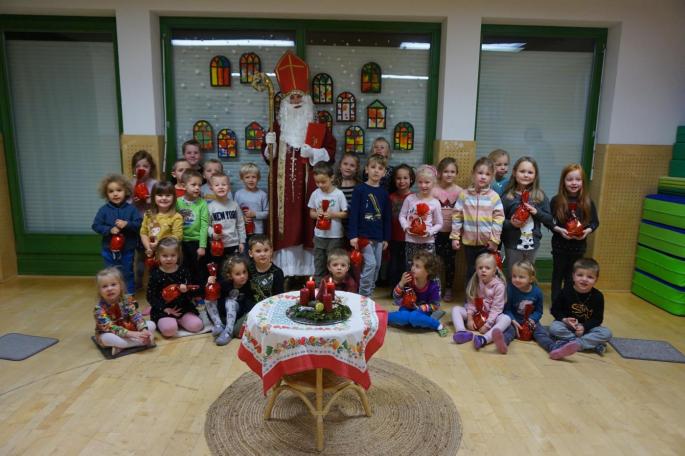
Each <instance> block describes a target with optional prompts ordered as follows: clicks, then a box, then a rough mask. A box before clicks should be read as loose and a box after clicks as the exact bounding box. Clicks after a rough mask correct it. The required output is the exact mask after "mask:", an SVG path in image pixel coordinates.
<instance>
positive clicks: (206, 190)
mask: <svg viewBox="0 0 685 456" xmlns="http://www.w3.org/2000/svg"><path fill="white" fill-rule="evenodd" d="M215 174H224V164H223V163H221V161H220V160H218V159H216V158H210V159H209V160H207V161H206V162H205V164H204V166H203V167H202V181H203V182H204V183H203V184H202V187H200V194H201V195H202V198H204V199H205V201H207V203H209V202H210V201H211V200H213V199H215V198H216V195H214V193H212V185H211V182H210V179H211V177H212V176H213V175H215ZM227 195H228V199H233V195H231V188H230V187H229V188H228V193H227Z"/></svg>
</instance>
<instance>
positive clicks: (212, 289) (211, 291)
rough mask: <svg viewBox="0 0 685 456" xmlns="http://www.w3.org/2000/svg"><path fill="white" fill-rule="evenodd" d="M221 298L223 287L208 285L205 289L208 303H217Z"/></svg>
mask: <svg viewBox="0 0 685 456" xmlns="http://www.w3.org/2000/svg"><path fill="white" fill-rule="evenodd" d="M219 296H221V285H219V284H218V283H216V282H214V283H208V284H207V286H206V287H205V299H206V300H207V301H216V300H217V299H219Z"/></svg>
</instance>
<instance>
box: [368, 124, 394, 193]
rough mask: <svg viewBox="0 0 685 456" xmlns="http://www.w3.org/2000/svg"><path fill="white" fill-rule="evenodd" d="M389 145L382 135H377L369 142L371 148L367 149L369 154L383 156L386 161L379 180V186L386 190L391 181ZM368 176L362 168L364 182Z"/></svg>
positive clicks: (391, 168)
mask: <svg viewBox="0 0 685 456" xmlns="http://www.w3.org/2000/svg"><path fill="white" fill-rule="evenodd" d="M391 150H392V149H391V146H390V143H389V142H388V140H387V139H385V138H383V137H378V138H376V139H374V140H373V142H372V143H371V149H370V150H369V154H371V155H374V154H378V155H380V156H382V157H384V158H385V161H386V166H385V173H384V174H383V177H381V182H380V185H381V187H383V188H385V189H386V190H389V189H390V184H391V183H392V178H391V177H392V171H393V167H392V166H391V165H390V151H391ZM368 178H369V176H368V174H367V173H366V169H364V175H363V176H362V179H363V180H364V182H366V181H367V180H368Z"/></svg>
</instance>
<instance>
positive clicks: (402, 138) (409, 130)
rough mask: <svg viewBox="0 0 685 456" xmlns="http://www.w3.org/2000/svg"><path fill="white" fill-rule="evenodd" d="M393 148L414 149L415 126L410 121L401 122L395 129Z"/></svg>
mask: <svg viewBox="0 0 685 456" xmlns="http://www.w3.org/2000/svg"><path fill="white" fill-rule="evenodd" d="M393 149H395V150H413V149H414V127H413V126H412V124H410V123H409V122H399V123H398V124H397V125H395V129H394V131H393Z"/></svg>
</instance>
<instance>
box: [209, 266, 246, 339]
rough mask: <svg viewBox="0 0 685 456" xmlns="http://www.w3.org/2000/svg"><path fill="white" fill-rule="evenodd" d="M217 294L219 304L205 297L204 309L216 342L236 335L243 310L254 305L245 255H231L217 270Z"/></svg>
mask: <svg viewBox="0 0 685 456" xmlns="http://www.w3.org/2000/svg"><path fill="white" fill-rule="evenodd" d="M221 276H222V277H223V279H224V280H222V281H221V298H219V302H223V303H224V305H223V306H218V307H217V302H216V301H207V311H208V312H209V317H210V318H211V320H212V323H214V327H213V328H212V335H213V336H214V337H216V341H215V342H216V344H217V345H226V344H228V343H229V342H230V341H231V338H233V337H238V335H239V334H240V328H241V327H242V326H243V323H244V322H245V318H246V317H247V314H248V312H249V311H250V310H252V308H253V307H254V305H255V300H254V296H253V295H252V290H251V289H250V281H249V275H248V264H247V260H246V259H245V257H242V256H238V255H235V256H232V257H230V258H229V259H228V261H226V262H225V263H224V265H223V268H222V270H221Z"/></svg>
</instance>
